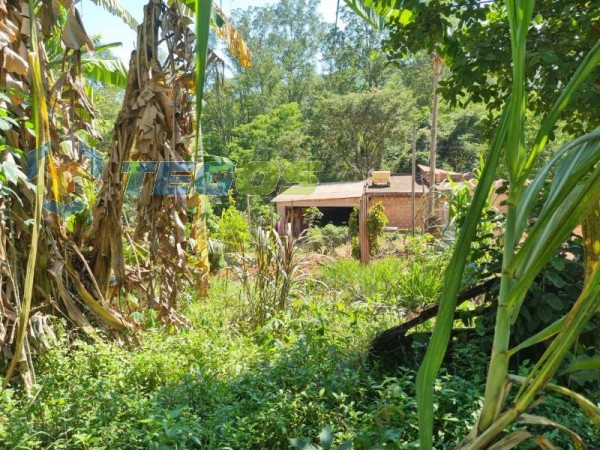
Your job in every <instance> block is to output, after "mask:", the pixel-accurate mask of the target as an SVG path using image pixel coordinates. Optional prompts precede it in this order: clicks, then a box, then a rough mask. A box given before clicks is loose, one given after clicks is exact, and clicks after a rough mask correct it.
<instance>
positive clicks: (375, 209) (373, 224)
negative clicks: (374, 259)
mask: <svg viewBox="0 0 600 450" xmlns="http://www.w3.org/2000/svg"><path fill="white" fill-rule="evenodd" d="M359 217H360V209H359V208H358V206H355V207H354V210H353V211H352V214H350V220H349V221H348V228H349V230H350V236H352V240H351V244H352V256H353V257H354V258H356V259H360V239H359V237H358V236H359ZM388 221H389V220H388V217H387V216H386V215H385V208H384V207H383V203H381V202H377V203H376V204H374V205H373V206H371V207H370V208H369V212H368V216H367V233H368V239H369V253H370V254H371V256H374V255H376V254H377V252H378V251H379V246H380V240H381V238H382V237H383V230H384V228H385V226H386V225H387V224H388Z"/></svg>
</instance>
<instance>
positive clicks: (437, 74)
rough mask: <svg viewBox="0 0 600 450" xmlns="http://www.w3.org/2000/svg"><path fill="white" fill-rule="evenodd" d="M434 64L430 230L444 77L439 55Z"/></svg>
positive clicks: (433, 224)
mask: <svg viewBox="0 0 600 450" xmlns="http://www.w3.org/2000/svg"><path fill="white" fill-rule="evenodd" d="M431 62H432V64H433V107H432V109H431V146H430V148H429V218H428V219H429V228H433V227H435V220H434V213H435V184H436V183H435V170H436V157H437V138H438V112H439V108H440V97H439V94H438V89H439V87H440V78H441V76H442V64H443V62H442V58H440V55H438V54H437V53H435V52H434V53H432V54H431Z"/></svg>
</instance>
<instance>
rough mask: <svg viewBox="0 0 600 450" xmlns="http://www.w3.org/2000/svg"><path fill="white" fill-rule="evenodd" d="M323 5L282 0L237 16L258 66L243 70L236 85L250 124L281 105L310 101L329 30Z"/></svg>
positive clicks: (243, 112)
mask: <svg viewBox="0 0 600 450" xmlns="http://www.w3.org/2000/svg"><path fill="white" fill-rule="evenodd" d="M318 6H319V1H318V0H300V1H297V2H294V1H291V0H281V1H280V2H279V3H276V4H274V5H268V6H265V7H260V8H257V7H255V8H249V9H247V10H246V11H244V12H239V11H238V12H235V13H234V14H233V19H234V21H235V23H236V24H237V26H238V29H239V30H240V32H241V33H242V34H243V35H244V36H245V37H246V42H247V43H248V45H249V46H250V47H251V48H252V49H254V52H253V68H252V70H249V71H247V72H244V73H238V76H237V80H236V81H237V82H236V84H235V88H236V93H235V94H234V95H235V96H237V97H238V98H239V100H240V102H241V104H242V105H243V106H242V114H243V115H244V117H245V119H246V120H245V121H246V122H248V121H249V120H250V119H251V118H252V117H254V116H256V115H257V114H265V113H267V112H268V111H269V109H270V108H273V107H276V106H278V105H280V104H285V103H293V102H295V103H298V104H299V105H304V104H306V103H308V102H310V100H311V97H312V96H313V95H314V89H313V88H314V86H315V83H316V82H317V78H318V77H317V71H316V66H317V59H318V55H319V49H320V46H321V41H322V38H323V36H324V32H325V28H324V24H323V22H322V21H321V18H320V16H319V13H318V11H317V9H318Z"/></svg>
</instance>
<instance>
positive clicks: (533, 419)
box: [518, 414, 587, 450]
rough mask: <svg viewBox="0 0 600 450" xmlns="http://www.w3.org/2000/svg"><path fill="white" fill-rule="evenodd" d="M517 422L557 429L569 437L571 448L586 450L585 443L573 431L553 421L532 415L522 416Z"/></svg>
mask: <svg viewBox="0 0 600 450" xmlns="http://www.w3.org/2000/svg"><path fill="white" fill-rule="evenodd" d="M518 422H519V423H524V424H527V425H541V426H547V427H553V428H557V429H559V430H560V431H562V432H564V433H566V434H568V435H569V437H570V438H571V441H572V442H573V446H574V447H575V448H576V449H577V450H587V447H586V445H585V443H584V442H583V440H582V439H581V437H580V436H579V435H578V434H577V433H575V432H574V431H572V430H570V429H569V428H567V427H565V426H564V425H561V424H559V423H557V422H554V421H553V420H550V419H547V418H545V417H541V416H535V415H532V414H523V415H521V417H520V418H519V419H518Z"/></svg>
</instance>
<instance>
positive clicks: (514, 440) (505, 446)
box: [488, 430, 533, 450]
mask: <svg viewBox="0 0 600 450" xmlns="http://www.w3.org/2000/svg"><path fill="white" fill-rule="evenodd" d="M532 437H533V434H531V433H530V432H528V431H525V430H519V431H514V432H512V433H510V434H509V435H508V436H505V437H503V438H502V439H501V440H499V441H498V442H496V443H495V444H494V445H492V446H490V447H489V449H488V450H511V449H513V448H515V447H516V446H517V445H519V444H520V443H522V442H525V441H527V440H529V439H531V438H532Z"/></svg>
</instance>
